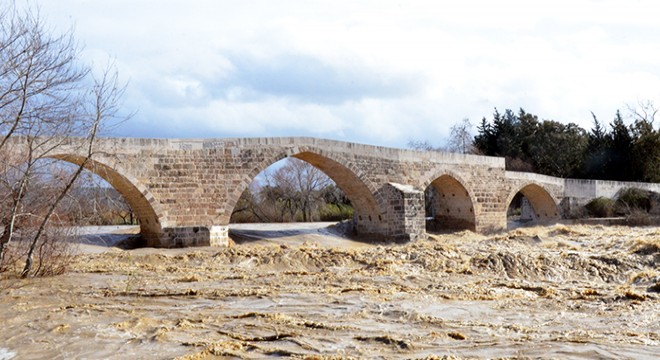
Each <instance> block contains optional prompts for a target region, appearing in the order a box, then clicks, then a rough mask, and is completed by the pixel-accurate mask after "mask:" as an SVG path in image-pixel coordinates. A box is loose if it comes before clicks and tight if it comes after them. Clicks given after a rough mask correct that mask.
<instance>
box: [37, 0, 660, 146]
mask: <svg viewBox="0 0 660 360" xmlns="http://www.w3.org/2000/svg"><path fill="white" fill-rule="evenodd" d="M35 2H36V3H37V4H39V5H40V6H41V8H42V13H43V14H44V15H45V17H46V18H47V19H48V20H49V22H50V23H53V24H54V25H55V26H56V27H58V28H60V29H66V28H68V26H69V25H70V24H71V23H72V22H73V23H75V24H76V36H77V37H78V38H79V39H80V40H81V41H82V42H83V43H84V44H85V46H86V51H85V57H86V59H89V60H93V61H94V63H95V64H99V65H104V64H105V60H104V58H106V57H110V58H114V59H115V61H116V63H117V64H118V67H119V70H120V72H121V74H122V76H124V77H125V78H127V79H130V85H129V89H128V93H127V99H126V104H127V106H130V107H132V108H138V109H139V113H138V114H137V115H136V116H135V118H134V119H133V120H132V121H131V123H130V124H127V125H126V128H125V129H122V133H121V135H137V136H181V137H186V136H195V137H200V136H275V135H277V136H280V135H282V136H285V135H311V136H318V137H329V138H337V139H343V140H347V141H358V142H367V143H373V144H377V145H393V146H405V144H406V142H407V141H408V140H409V139H411V138H416V139H429V140H431V141H433V142H436V143H438V144H439V143H440V142H441V141H442V140H443V139H444V138H445V137H446V136H447V133H448V129H449V127H450V126H451V125H452V124H453V123H454V122H456V121H459V120H461V119H463V118H465V117H468V118H470V119H471V120H472V122H473V123H478V122H479V120H480V119H481V117H483V116H487V117H489V116H490V115H491V114H492V111H493V108H494V107H498V108H499V109H500V110H501V111H503V110H504V109H505V108H512V109H514V110H517V109H518V108H519V107H523V108H525V110H527V111H529V112H532V113H534V114H537V115H539V116H540V117H541V118H544V119H554V120H559V121H563V122H569V121H571V122H578V123H580V124H581V125H582V126H585V127H589V126H590V125H591V115H590V113H589V112H590V111H594V112H595V113H596V114H597V115H598V116H599V117H600V118H601V119H602V120H604V121H609V119H611V118H612V117H613V115H614V113H615V111H616V109H618V108H623V107H624V105H625V104H626V103H635V102H637V100H638V99H652V100H653V98H654V97H656V96H657V89H658V88H659V85H660V78H659V76H660V75H658V74H659V70H660V65H659V64H660V49H659V48H658V47H657V46H656V42H657V38H658V37H659V36H660V24H659V23H658V22H657V20H656V16H655V14H657V13H658V12H657V10H658V6H660V5H656V2H654V1H614V0H605V1H595V0H594V1H579V2H575V1H570V2H569V1H554V2H548V3H544V4H543V5H539V4H538V3H534V2H529V1H497V2H493V1H462V2H454V3H451V5H449V4H447V3H445V2H400V1H360V2H355V1H340V0H335V1H320V2H307V1H284V2H283V1H278V2H273V1H265V0H264V1H249V2H236V1H213V0H204V1H202V0H197V1H195V2H188V1H183V0H180V1H176V0H169V1H162V0H160V1H148V0H131V1H128V0H113V1H104V2H99V1H90V0H59V1H57V2H53V1H45V0H35ZM656 100H658V101H660V100H659V99H656Z"/></svg>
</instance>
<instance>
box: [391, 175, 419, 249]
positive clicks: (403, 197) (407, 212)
mask: <svg viewBox="0 0 660 360" xmlns="http://www.w3.org/2000/svg"><path fill="white" fill-rule="evenodd" d="M382 194H383V195H384V198H385V201H386V202H387V210H388V216H387V222H386V224H385V225H386V227H387V231H386V233H387V238H388V239H389V240H394V241H396V242H408V241H415V240H418V239H420V238H422V237H423V236H424V235H425V234H426V219H425V214H424V192H423V191H419V190H417V189H415V188H414V187H413V186H410V185H402V184H397V183H388V184H386V185H385V186H384V187H383V189H382Z"/></svg>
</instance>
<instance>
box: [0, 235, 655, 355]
mask: <svg viewBox="0 0 660 360" xmlns="http://www.w3.org/2000/svg"><path fill="white" fill-rule="evenodd" d="M300 226H301V227H303V228H302V230H286V231H279V232H278V231H275V230H277V229H276V228H270V227H268V226H265V227H264V228H259V227H257V228H253V229H249V228H247V227H237V228H235V229H234V234H235V236H236V239H237V242H238V244H234V245H232V246H231V247H229V248H210V247H208V248H189V249H136V250H121V249H118V248H115V247H110V246H100V245H99V242H94V241H92V242H94V244H85V245H81V246H80V248H79V254H78V255H76V257H75V258H74V261H73V263H72V264H71V266H70V271H69V272H68V273H67V274H65V275H61V276H56V277H51V278H41V279H29V280H21V281H18V282H17V281H16V280H2V281H0V306H1V307H0V324H2V327H1V328H2V331H1V332H0V359H82V358H84V359H173V358H178V359H263V358H275V357H284V358H300V359H344V358H347V359H348V358H356V359H363V358H364V359H439V358H449V359H454V358H456V359H460V358H576V359H608V358H609V359H657V358H658V357H659V356H660V268H659V265H660V228H658V227H649V228H628V227H607V226H584V225H555V226H551V227H532V228H521V229H516V230H512V231H509V232H507V233H501V234H495V235H490V236H484V235H478V234H474V233H471V232H460V233H453V234H444V235H430V236H429V238H428V239H426V240H421V241H418V242H414V243H410V244H406V245H388V244H383V245H374V244H364V243H359V242H355V241H351V240H348V239H344V238H341V237H338V236H336V235H333V233H332V231H329V230H328V229H326V228H324V226H325V224H321V225H318V224H316V225H300ZM261 238H266V239H261ZM108 239H110V240H108ZM113 239H114V240H113ZM104 241H105V244H106V245H108V244H112V242H114V241H116V239H115V238H112V237H110V238H105V240H104Z"/></svg>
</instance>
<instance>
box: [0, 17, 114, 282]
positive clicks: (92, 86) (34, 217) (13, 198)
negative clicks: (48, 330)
mask: <svg viewBox="0 0 660 360" xmlns="http://www.w3.org/2000/svg"><path fill="white" fill-rule="evenodd" d="M79 57H80V50H79V48H78V47H77V45H76V43H75V40H74V37H73V33H72V31H68V32H65V33H63V34H61V35H54V34H52V33H50V32H49V31H48V30H47V29H46V27H45V24H44V23H43V20H42V19H41V17H40V15H39V12H38V11H37V10H33V9H27V10H18V9H16V7H15V6H14V5H9V6H5V8H3V9H0V171H2V172H0V201H1V204H2V208H1V209H0V226H1V228H0V230H1V231H2V233H1V236H0V270H3V269H4V270H6V269H7V268H6V266H5V265H6V264H5V263H4V259H5V256H6V253H7V249H8V247H9V246H10V245H11V242H12V241H13V240H14V238H15V237H16V236H17V234H18V235H19V236H18V239H19V240H21V241H22V243H24V244H25V245H26V247H25V248H26V253H25V257H24V259H25V266H24V267H23V271H22V272H21V275H22V276H23V277H26V276H30V275H35V274H39V273H40V271H41V269H42V266H41V259H40V260H39V261H40V265H39V266H38V267H37V270H36V271H35V272H33V264H34V256H35V254H39V253H41V250H43V249H44V248H45V247H47V246H50V245H49V244H50V243H51V242H54V241H56V237H54V236H52V235H51V234H50V232H51V230H53V231H55V229H54V226H52V225H53V219H57V218H58V217H59V213H58V207H59V206H60V204H61V203H62V200H63V199H64V198H65V197H66V196H67V194H68V193H69V191H70V190H71V189H72V188H73V187H74V185H75V184H76V180H77V179H78V178H79V177H80V174H81V173H82V172H83V170H84V169H85V167H89V166H91V162H92V160H91V159H92V157H93V155H94V144H95V140H96V138H97V136H98V134H99V132H100V131H101V130H102V129H103V128H104V126H106V125H107V124H109V123H111V122H112V121H113V119H116V118H115V115H116V114H117V111H118V109H119V100H120V98H121V95H122V94H123V90H124V87H123V86H120V85H119V83H118V79H117V74H116V73H114V72H112V71H110V70H106V71H105V72H104V73H103V74H102V75H101V76H100V77H98V78H95V77H94V76H93V75H92V74H91V72H90V69H89V68H88V67H84V66H81V65H80V64H79ZM109 68H110V67H109ZM71 136H75V137H77V138H76V139H77V140H76V143H77V144H79V145H80V149H78V150H76V151H75V152H76V153H77V155H79V156H80V157H79V160H78V161H77V164H76V165H77V166H76V168H75V170H74V171H72V172H64V171H63V172H60V173H56V174H55V173H52V172H49V171H48V169H49V166H50V165H49V164H50V163H49V162H48V161H46V160H45V159H48V158H49V157H50V156H51V154H53V152H54V151H55V150H56V149H58V148H59V147H61V146H63V145H64V144H65V143H67V142H68V145H67V146H71V144H70V143H71V142H70V141H69V139H70V137H71ZM12 138H16V139H18V140H19V141H20V142H21V143H22V146H21V147H20V150H21V151H20V152H19V151H15V149H9V148H7V144H8V141H9V140H10V139H12ZM12 150H14V151H12ZM44 179H48V180H50V181H51V182H52V185H48V186H44V184H43V180H44ZM45 190H48V191H45ZM35 194H39V196H36V195H35Z"/></svg>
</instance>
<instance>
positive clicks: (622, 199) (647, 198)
mask: <svg viewBox="0 0 660 360" xmlns="http://www.w3.org/2000/svg"><path fill="white" fill-rule="evenodd" d="M650 209H651V193H650V192H649V191H646V190H642V189H638V188H625V189H621V191H619V193H618V196H617V199H616V211H617V212H618V213H621V214H626V215H628V214H631V213H632V212H633V211H635V210H639V211H644V212H648V211H649V210H650Z"/></svg>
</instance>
